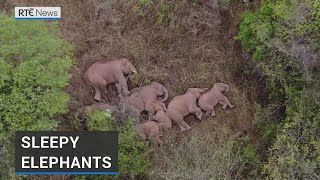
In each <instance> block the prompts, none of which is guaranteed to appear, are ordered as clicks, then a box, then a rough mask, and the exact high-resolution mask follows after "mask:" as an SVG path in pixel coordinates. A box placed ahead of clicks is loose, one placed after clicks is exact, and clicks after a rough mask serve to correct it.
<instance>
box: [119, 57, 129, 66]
mask: <svg viewBox="0 0 320 180" xmlns="http://www.w3.org/2000/svg"><path fill="white" fill-rule="evenodd" d="M120 60H121V65H122V66H124V67H126V66H127V65H128V60H127V59H126V58H121V59H120Z"/></svg>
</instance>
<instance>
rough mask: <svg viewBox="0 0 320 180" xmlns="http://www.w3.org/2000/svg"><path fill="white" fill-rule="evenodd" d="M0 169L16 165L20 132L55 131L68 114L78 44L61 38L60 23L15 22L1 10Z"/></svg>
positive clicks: (8, 169)
mask: <svg viewBox="0 0 320 180" xmlns="http://www.w3.org/2000/svg"><path fill="white" fill-rule="evenodd" d="M0 27H1V28H0V143H1V146H2V147H3V148H2V150H3V151H4V155H2V156H0V161H1V162H2V163H1V164H0V173H5V174H8V173H9V171H10V172H11V171H12V167H13V163H14V153H13V152H14V148H13V143H12V142H14V141H13V138H14V132H15V131H19V130H20V131H22V130H29V131H41V130H54V129H55V128H56V127H57V125H58V121H55V116H56V115H58V114H59V113H63V112H66V105H67V102H68V99H69V98H68V95H67V94H66V93H65V92H64V91H63V90H62V88H63V87H65V86H66V85H67V82H68V80H69V77H70V75H69V74H68V70H69V68H70V67H71V65H72V61H71V57H72V47H71V46H70V45H69V44H68V43H67V42H65V41H64V40H62V39H60V38H59V37H58V35H57V34H58V33H57V24H45V22H43V21H38V22H37V21H15V20H14V19H13V18H12V17H8V16H6V15H3V14H0Z"/></svg>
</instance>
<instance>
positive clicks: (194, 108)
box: [188, 105, 201, 113]
mask: <svg viewBox="0 0 320 180" xmlns="http://www.w3.org/2000/svg"><path fill="white" fill-rule="evenodd" d="M188 112H189V113H200V112H201V109H200V108H199V107H198V106H197V105H192V106H189V107H188Z"/></svg>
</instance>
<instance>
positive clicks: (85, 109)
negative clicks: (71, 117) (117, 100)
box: [75, 102, 116, 119]
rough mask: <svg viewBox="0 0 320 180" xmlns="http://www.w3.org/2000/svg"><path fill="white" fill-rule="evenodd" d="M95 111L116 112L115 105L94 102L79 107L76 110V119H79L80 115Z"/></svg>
mask: <svg viewBox="0 0 320 180" xmlns="http://www.w3.org/2000/svg"><path fill="white" fill-rule="evenodd" d="M95 111H110V112H111V113H114V112H116V107H115V106H111V105H109V104H107V103H103V102H96V103H94V104H92V105H90V106H85V107H82V108H80V109H79V110H78V111H77V112H76V115H75V117H76V119H79V118H80V117H86V116H87V115H88V114H90V113H92V112H95Z"/></svg>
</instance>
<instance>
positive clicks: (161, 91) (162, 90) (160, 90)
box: [151, 82, 169, 102]
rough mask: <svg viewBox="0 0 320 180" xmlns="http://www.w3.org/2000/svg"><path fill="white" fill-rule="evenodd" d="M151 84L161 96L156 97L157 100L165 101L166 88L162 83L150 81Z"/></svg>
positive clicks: (166, 97) (166, 95)
mask: <svg viewBox="0 0 320 180" xmlns="http://www.w3.org/2000/svg"><path fill="white" fill-rule="evenodd" d="M151 86H152V87H153V88H154V89H156V92H157V95H158V96H163V98H158V101H159V102H165V101H166V100H167V99H168V96H169V93H168V90H167V89H166V88H165V87H164V86H163V85H162V84H160V83H158V82H152V83H151Z"/></svg>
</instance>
